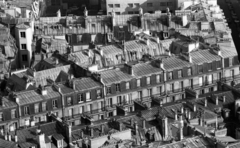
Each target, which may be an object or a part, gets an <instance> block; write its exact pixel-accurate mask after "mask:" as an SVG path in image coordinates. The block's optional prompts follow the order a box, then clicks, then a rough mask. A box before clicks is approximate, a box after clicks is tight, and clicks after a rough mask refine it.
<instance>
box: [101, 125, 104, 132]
mask: <svg viewBox="0 0 240 148" xmlns="http://www.w3.org/2000/svg"><path fill="white" fill-rule="evenodd" d="M101 133H104V125H103V124H102V125H101Z"/></svg>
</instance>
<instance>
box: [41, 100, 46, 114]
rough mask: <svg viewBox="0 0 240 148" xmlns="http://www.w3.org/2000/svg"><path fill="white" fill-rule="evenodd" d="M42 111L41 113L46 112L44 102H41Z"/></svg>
mask: <svg viewBox="0 0 240 148" xmlns="http://www.w3.org/2000/svg"><path fill="white" fill-rule="evenodd" d="M42 111H43V112H44V111H46V102H43V103H42Z"/></svg>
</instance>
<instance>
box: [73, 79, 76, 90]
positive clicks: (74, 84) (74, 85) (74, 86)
mask: <svg viewBox="0 0 240 148" xmlns="http://www.w3.org/2000/svg"><path fill="white" fill-rule="evenodd" d="M72 83H73V84H72V85H73V86H72V87H73V90H76V83H75V81H74V80H72Z"/></svg>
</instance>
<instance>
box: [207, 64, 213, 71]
mask: <svg viewBox="0 0 240 148" xmlns="http://www.w3.org/2000/svg"><path fill="white" fill-rule="evenodd" d="M208 71H212V63H208Z"/></svg>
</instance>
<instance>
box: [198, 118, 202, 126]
mask: <svg viewBox="0 0 240 148" xmlns="http://www.w3.org/2000/svg"><path fill="white" fill-rule="evenodd" d="M198 121H199V125H200V126H202V118H201V117H200V118H199V119H198Z"/></svg>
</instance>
